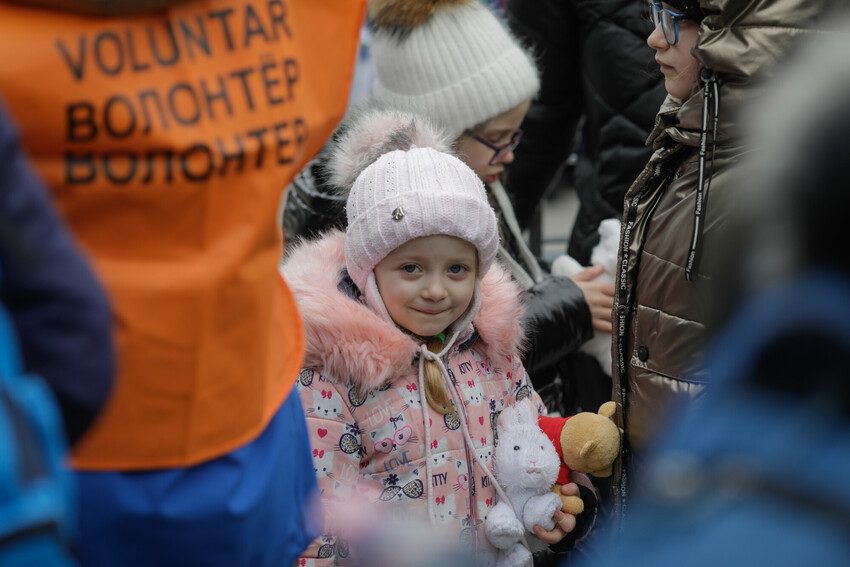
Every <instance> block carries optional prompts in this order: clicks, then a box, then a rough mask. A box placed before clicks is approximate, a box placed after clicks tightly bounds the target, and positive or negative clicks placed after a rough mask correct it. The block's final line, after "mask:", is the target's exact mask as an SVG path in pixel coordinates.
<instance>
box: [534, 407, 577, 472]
mask: <svg viewBox="0 0 850 567" xmlns="http://www.w3.org/2000/svg"><path fill="white" fill-rule="evenodd" d="M570 417H572V416H570ZM568 419H570V418H569V417H546V416H540V417H538V418H537V425H538V426H539V427H540V429H541V430H543V433H545V434H546V437H548V438H549V440H550V441H552V445H554V446H555V451H557V452H558V459H559V460H560V461H561V471H560V472H559V473H558V480H557V481H556V482H557V483H558V484H561V485H563V484H567V483H568V482H570V473H571V472H572V471H571V470H570V467H568V466H567V465H566V464H564V449H563V448H562V447H561V430H562V429H563V428H564V424H565V423H566V422H567V420H568Z"/></svg>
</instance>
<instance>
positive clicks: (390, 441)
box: [369, 414, 419, 454]
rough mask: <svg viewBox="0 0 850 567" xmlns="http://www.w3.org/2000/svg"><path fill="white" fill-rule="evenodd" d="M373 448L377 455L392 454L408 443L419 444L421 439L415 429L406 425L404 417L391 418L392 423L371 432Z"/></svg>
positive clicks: (400, 415) (401, 415)
mask: <svg viewBox="0 0 850 567" xmlns="http://www.w3.org/2000/svg"><path fill="white" fill-rule="evenodd" d="M369 435H370V437H371V438H372V447H373V450H374V451H375V452H376V453H384V454H390V453H392V452H393V451H395V450H397V449H399V448H401V447H404V446H405V445H407V444H408V443H411V442H412V443H417V442H418V441H419V437H418V436H417V435H416V434H415V432H414V431H413V427H412V426H411V425H409V424H405V422H404V415H403V414H399V415H397V416H396V417H391V418H390V422H389V423H388V424H387V425H385V426H384V427H382V428H381V429H378V430H375V431H371V432H369Z"/></svg>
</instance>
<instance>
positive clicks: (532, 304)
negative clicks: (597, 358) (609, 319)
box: [523, 275, 593, 389]
mask: <svg viewBox="0 0 850 567" xmlns="http://www.w3.org/2000/svg"><path fill="white" fill-rule="evenodd" d="M524 301H525V305H526V315H525V327H526V330H527V333H528V336H529V344H528V350H527V351H526V353H525V356H524V357H523V360H524V362H525V368H526V370H528V373H529V374H530V375H531V379H532V382H534V387H535V388H537V389H540V388H542V387H544V386H545V385H546V383H545V382H546V381H545V380H540V379H539V378H541V377H542V376H544V375H549V374H551V373H550V372H546V371H547V370H550V369H552V368H554V366H555V365H556V364H557V363H558V362H559V361H560V360H561V359H562V358H563V357H564V356H566V355H568V354H570V353H572V352H574V351H575V350H577V349H578V348H579V347H580V346H581V345H582V344H584V343H585V341H587V340H588V339H590V337H592V336H593V327H592V322H591V318H590V308H589V307H588V306H587V303H586V302H585V300H584V294H583V293H582V291H581V289H580V288H579V287H578V286H577V285H576V284H575V283H573V281H572V280H570V279H569V278H562V277H558V276H551V275H550V276H547V277H546V278H544V279H543V281H541V282H540V283H538V284H535V285H534V286H533V287H531V288H530V289H528V290H526V292H525V298H524Z"/></svg>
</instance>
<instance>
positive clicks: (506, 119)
mask: <svg viewBox="0 0 850 567" xmlns="http://www.w3.org/2000/svg"><path fill="white" fill-rule="evenodd" d="M530 105H531V101H530V100H527V101H525V102H523V103H521V104H520V105H518V106H515V107H513V108H512V109H510V110H508V111H507V112H504V113H502V114H500V115H498V116H496V117H495V118H491V119H490V120H488V121H487V122H485V123H484V124H483V125H481V126H478V127H476V128H474V129H473V130H472V132H473V134H475V135H476V136H477V137H479V138H483V139H485V140H487V141H488V142H490V143H491V144H492V145H494V146H504V145H505V144H508V143H509V142H510V141H511V137H512V136H513V135H514V134H515V133H516V131H517V130H519V126H520V124H522V121H523V119H524V118H525V115H526V113H527V112H528V107H529V106H530ZM457 154H458V157H460V159H462V160H463V161H464V163H466V165H468V166H469V167H470V168H472V170H473V171H475V173H477V174H478V177H480V178H481V181H483V182H484V183H493V182H494V181H496V180H497V179H498V178H499V174H500V173H502V171H504V170H505V166H506V165H508V164H509V163H511V162H512V161H514V152H513V151H509V152H507V153H506V154H505V155H504V156H502V157H501V159H499V160H498V161H497V162H496V163H494V164H493V165H490V160H492V159H493V155H494V154H495V151H494V150H493V149H492V148H489V147H487V146H486V145H485V144H483V143H481V142H480V141H478V140H476V139H475V138H473V137H472V136H470V135H468V134H461V136H460V138H458V140H457Z"/></svg>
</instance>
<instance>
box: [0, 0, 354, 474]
mask: <svg viewBox="0 0 850 567" xmlns="http://www.w3.org/2000/svg"><path fill="white" fill-rule="evenodd" d="M364 11H365V1H364V0H203V1H191V2H177V3H175V4H174V5H173V6H172V7H171V8H168V9H165V10H161V11H157V12H148V13H143V14H139V15H135V16H130V17H121V18H95V17H86V16H81V15H75V14H70V13H65V12H59V11H49V10H43V9H34V8H28V7H21V6H19V5H9V4H0V61H2V62H3V64H2V65H0V93H2V96H3V97H4V98H5V99H6V101H7V103H8V105H9V107H10V108H11V110H12V113H13V114H14V116H15V118H16V120H17V121H18V123H19V124H20V127H21V130H22V136H23V142H24V145H25V146H26V148H27V149H28V150H29V152H30V153H31V155H32V157H33V159H34V161H35V164H36V166H37V168H38V169H39V171H40V172H41V174H42V175H43V176H44V177H45V178H46V180H47V183H48V184H49V185H50V187H51V188H52V190H53V195H54V197H55V203H56V205H57V207H58V208H59V210H60V213H61V214H62V215H63V217H64V218H65V220H66V221H67V222H68V223H69V225H70V226H71V228H72V230H73V232H74V234H75V235H76V238H77V239H78V241H79V243H80V244H81V245H82V247H83V248H84V249H85V250H86V252H87V253H88V255H89V256H90V257H91V259H92V262H93V263H94V266H95V269H96V271H97V272H98V274H99V276H100V277H101V278H102V280H103V281H104V282H105V285H106V287H107V289H108V291H109V293H110V296H111V299H112V304H113V309H114V313H115V320H116V333H117V334H116V341H117V345H118V350H119V371H118V380H117V384H116V388H115V391H114V392H113V395H112V398H111V400H110V402H109V404H108V405H107V407H106V409H105V411H104V413H103V415H102V416H101V418H100V420H99V421H98V423H97V425H96V426H95V427H94V429H93V430H92V431H91V433H90V434H89V435H87V436H86V437H85V438H84V439H83V440H82V442H81V443H80V444H79V446H78V447H77V449H76V451H75V453H74V455H73V459H72V462H73V465H74V466H75V467H76V468H78V469H80V470H103V469H117V470H142V469H153V468H164V467H180V466H189V465H193V464H196V463H199V462H202V461H205V460H209V459H211V458H214V457H217V456H220V455H222V454H225V453H227V452H229V451H231V450H233V449H235V448H237V447H239V446H241V445H243V444H244V443H246V442H249V441H251V440H252V439H254V438H255V437H256V436H257V435H259V434H260V433H261V432H262V430H263V429H264V428H265V426H266V425H267V423H268V422H269V420H270V419H271V417H272V416H273V415H274V413H275V412H276V411H277V409H278V408H279V406H280V404H281V403H282V401H283V400H284V399H285V397H286V396H287V395H288V393H289V391H290V389H291V388H292V385H293V382H294V379H295V376H296V375H297V371H298V368H299V366H300V364H301V359H302V350H303V335H302V329H301V323H300V317H299V315H298V312H297V310H296V307H295V303H294V301H293V298H292V296H291V294H290V292H289V290H288V289H287V287H286V285H285V283H284V282H283V280H282V279H281V278H280V276H279V275H278V272H277V264H278V260H279V258H280V254H281V236H280V230H279V228H278V222H277V219H276V216H277V211H278V204H279V199H280V196H281V193H282V190H283V188H284V187H285V186H286V184H287V183H288V182H289V181H290V180H291V179H292V177H293V176H294V174H295V173H296V172H297V171H299V170H300V168H301V167H302V166H303V165H304V164H305V162H306V161H307V160H308V159H309V158H310V157H311V156H313V155H314V154H315V153H316V152H317V151H318V150H319V148H320V147H321V145H322V144H323V143H324V142H325V140H326V138H327V136H328V135H329V133H330V132H331V130H332V129H333V127H334V126H335V125H336V124H337V122H338V121H339V119H340V118H341V116H342V114H343V112H344V109H345V105H346V99H347V96H348V89H349V85H350V82H351V77H352V73H353V63H354V59H355V51H356V49H357V44H358V34H359V29H360V26H361V23H362V21H363V17H364Z"/></svg>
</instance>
